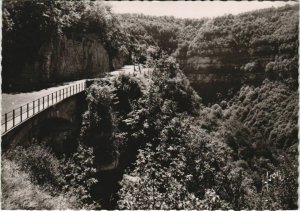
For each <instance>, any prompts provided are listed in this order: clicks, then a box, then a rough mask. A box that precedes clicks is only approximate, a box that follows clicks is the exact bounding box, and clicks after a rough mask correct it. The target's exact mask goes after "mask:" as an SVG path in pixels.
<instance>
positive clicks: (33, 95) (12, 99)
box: [1, 65, 149, 115]
mask: <svg viewBox="0 0 300 211" xmlns="http://www.w3.org/2000/svg"><path fill="white" fill-rule="evenodd" d="M136 69H138V68H137V67H136ZM147 71H149V69H147V68H143V69H142V73H141V74H140V73H139V71H136V74H137V77H138V76H139V75H143V74H144V73H145V72H147ZM122 73H125V74H130V75H132V74H133V73H134V69H133V65H125V66H124V67H122V68H121V69H118V70H116V71H113V72H110V73H108V75H111V76H114V75H118V74H122ZM83 81H84V80H78V81H72V82H67V83H64V84H63V85H59V86H55V87H50V88H47V89H42V90H39V91H34V92H26V93H18V94H5V93H2V95H1V97H2V101H1V105H2V106H1V114H2V115H3V114H5V113H7V112H9V111H12V110H13V109H16V108H19V107H20V106H22V105H25V104H26V103H29V102H32V101H34V100H37V99H38V98H41V97H43V96H46V95H48V94H51V93H53V92H55V91H58V90H61V89H63V88H66V87H69V86H71V85H74V84H79V83H81V82H83Z"/></svg>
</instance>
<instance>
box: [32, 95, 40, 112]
mask: <svg viewBox="0 0 300 211" xmlns="http://www.w3.org/2000/svg"><path fill="white" fill-rule="evenodd" d="M33 102H34V101H33ZM38 112H40V98H39V99H38Z"/></svg>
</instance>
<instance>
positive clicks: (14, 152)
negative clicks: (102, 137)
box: [2, 143, 100, 209]
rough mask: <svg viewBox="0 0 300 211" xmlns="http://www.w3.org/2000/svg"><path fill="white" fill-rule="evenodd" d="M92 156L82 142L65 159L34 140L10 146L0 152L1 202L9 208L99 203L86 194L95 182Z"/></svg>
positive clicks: (50, 207)
mask: <svg viewBox="0 0 300 211" xmlns="http://www.w3.org/2000/svg"><path fill="white" fill-rule="evenodd" d="M93 160H94V157H93V155H92V150H91V149H87V148H86V147H84V146H82V145H80V146H79V148H78V151H77V152H76V153H75V154H73V155H72V157H71V158H69V159H67V160H66V159H58V158H57V157H55V155H54V154H52V153H51V152H50V150H49V149H48V148H46V147H45V146H44V145H40V144H38V143H35V144H33V145H30V146H27V147H21V146H19V147H17V148H15V149H11V150H9V151H7V152H5V153H4V154H3V155H2V167H3V168H2V175H4V176H3V177H2V193H3V192H4V191H5V194H4V195H5V197H4V201H3V205H4V206H7V208H9V207H11V208H13V209H21V208H24V209H58V208H60V207H61V208H63V209H67V208H72V209H78V208H79V209H82V208H86V209H95V208H97V207H99V206H100V205H99V204H97V203H95V202H94V201H93V200H92V199H91V196H90V190H91V186H92V185H93V184H95V183H96V182H97V180H95V178H94V173H95V169H94V167H93V164H94V163H93V162H94V161H93ZM14 171H15V172H14ZM11 174H13V176H11ZM23 177H24V178H23ZM24 187H26V188H24ZM24 191H25V192H24ZM22 193H24V198H23V197H22ZM37 193H40V195H38V196H37V197H36V194H37ZM8 196H10V197H12V198H10V199H8Z"/></svg>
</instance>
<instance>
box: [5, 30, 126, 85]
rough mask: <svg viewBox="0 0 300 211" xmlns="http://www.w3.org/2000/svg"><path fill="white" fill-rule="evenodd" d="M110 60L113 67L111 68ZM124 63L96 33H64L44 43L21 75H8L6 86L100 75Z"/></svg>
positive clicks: (23, 68) (27, 63)
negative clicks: (112, 55)
mask: <svg viewBox="0 0 300 211" xmlns="http://www.w3.org/2000/svg"><path fill="white" fill-rule="evenodd" d="M110 59H111V60H112V61H113V62H111V64H112V65H113V67H110ZM16 62H17V61H16ZM122 62H123V61H122V60H121V59H116V58H110V57H109V55H108V53H107V51H106V50H105V48H104V47H103V45H102V44H101V42H100V41H98V40H97V38H96V37H95V36H93V35H84V36H81V37H75V36H72V37H68V38H67V37H66V36H64V37H60V38H56V39H52V40H50V41H49V42H47V43H43V44H42V45H41V47H40V48H39V50H38V52H37V54H36V56H34V58H33V59H31V61H27V62H26V63H25V64H24V65H23V66H22V69H21V70H20V71H19V72H18V78H15V77H12V76H10V77H7V78H4V81H5V83H4V89H6V87H8V88H7V89H8V90H16V91H18V90H22V91H25V90H27V89H32V88H33V89H34V88H40V87H44V86H46V85H47V84H51V83H57V82H65V81H71V80H77V79H83V78H85V79H87V78H97V77H101V76H103V75H104V73H105V72H108V71H110V70H111V69H113V68H119V67H120V66H122V65H123V64H122ZM6 71H8V70H6Z"/></svg>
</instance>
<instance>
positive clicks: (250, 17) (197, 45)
mask: <svg viewBox="0 0 300 211" xmlns="http://www.w3.org/2000/svg"><path fill="white" fill-rule="evenodd" d="M119 19H120V22H121V25H122V27H123V28H124V30H125V31H127V32H128V33H129V36H131V37H132V41H134V42H135V43H137V45H139V46H141V45H143V46H145V47H144V49H151V48H153V46H155V47H159V48H160V49H161V50H163V51H164V52H166V53H168V54H169V55H171V54H172V55H173V56H174V57H176V58H177V59H178V60H179V61H180V62H181V68H183V69H184V70H185V71H187V72H193V73H197V72H199V71H203V67H202V66H201V65H200V66H199V65H198V63H199V62H200V63H201V61H202V59H206V58H209V59H212V60H213V61H217V64H219V65H215V64H211V65H212V68H206V69H205V71H207V72H213V71H214V72H216V71H219V72H220V73H232V74H235V73H237V72H240V73H242V74H245V78H247V75H248V73H250V72H251V73H255V74H257V77H259V75H260V74H261V75H264V74H265V72H266V73H267V74H266V76H267V77H268V78H270V79H272V80H274V79H275V80H281V81H286V83H287V84H291V83H292V84H291V86H292V87H294V88H296V87H297V78H298V68H297V65H298V43H299V41H298V25H299V24H298V21H299V20H298V19H299V17H298V5H295V6H290V5H286V6H284V7H279V8H276V9H275V8H269V9H263V10H257V11H252V12H248V13H243V14H240V15H236V16H233V15H225V16H221V17H216V18H213V19H208V18H203V19H198V20H193V19H177V18H173V17H152V16H144V15H129V14H124V15H120V16H119ZM140 52H141V51H140ZM144 52H145V50H143V53H144ZM146 52H147V50H146ZM146 54H147V53H146ZM257 77H254V81H255V80H257ZM250 81H253V79H252V80H251V79H250ZM248 82H249V80H247V83H248Z"/></svg>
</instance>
